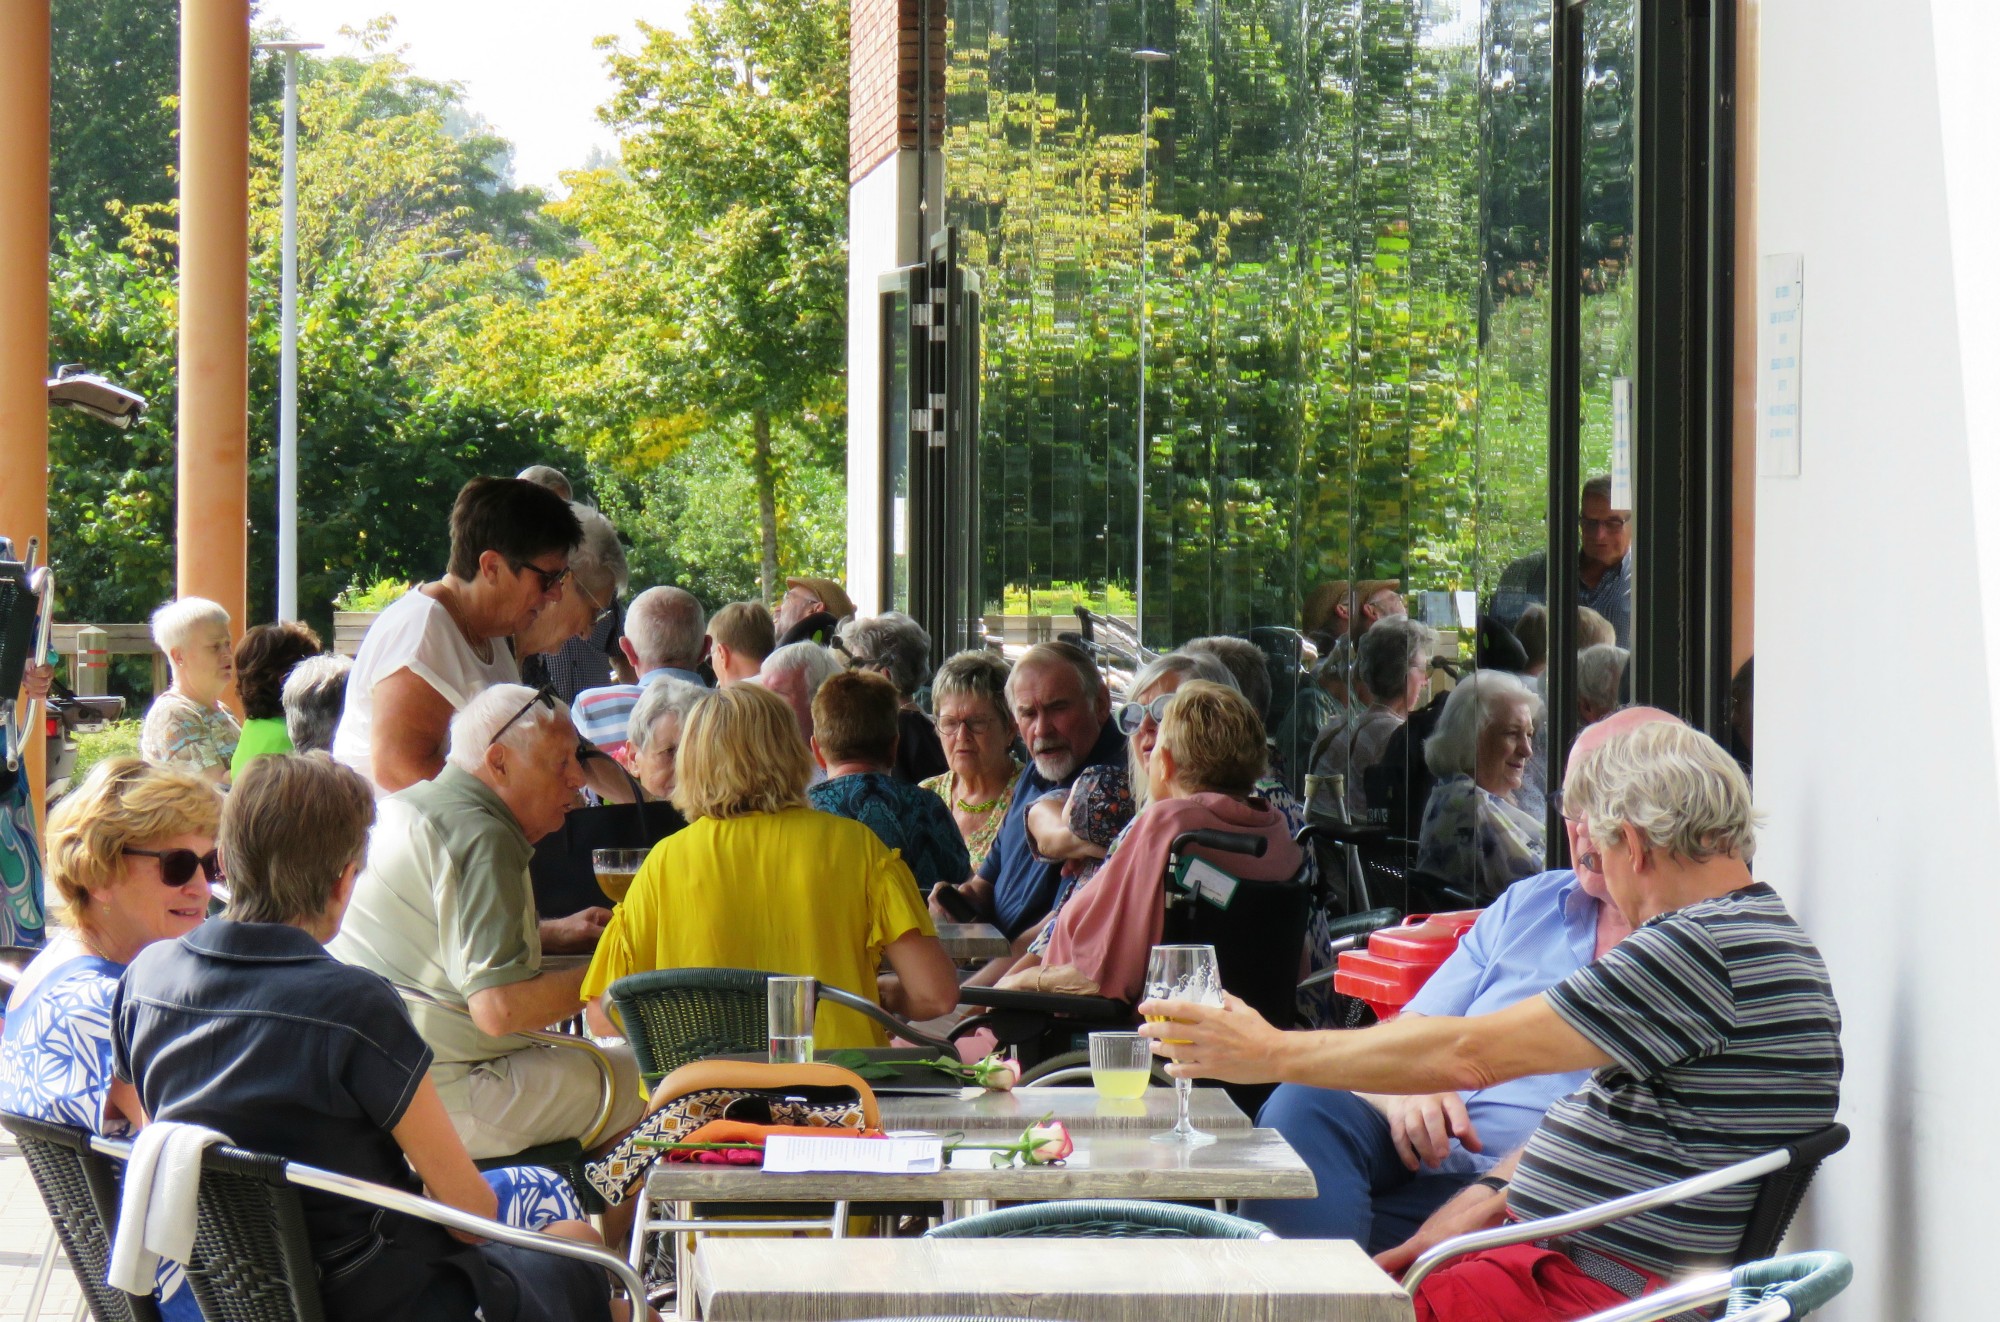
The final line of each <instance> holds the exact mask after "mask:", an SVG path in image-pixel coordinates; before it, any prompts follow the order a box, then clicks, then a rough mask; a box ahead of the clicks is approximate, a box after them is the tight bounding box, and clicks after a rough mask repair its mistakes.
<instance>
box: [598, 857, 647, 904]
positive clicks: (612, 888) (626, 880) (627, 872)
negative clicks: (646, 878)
mask: <svg viewBox="0 0 2000 1322" xmlns="http://www.w3.org/2000/svg"><path fill="white" fill-rule="evenodd" d="M648 852H649V851H647V850H644V849H593V850H591V851H590V866H591V870H592V871H594V872H596V873H597V889H599V890H601V891H603V892H604V893H605V895H607V896H608V897H610V899H611V902H612V903H613V904H616V903H618V902H619V901H620V900H623V899H624V898H625V892H626V891H629V890H631V889H632V878H634V877H636V876H638V875H639V868H640V867H641V865H643V864H644V863H645V861H646V854H647V853H648Z"/></svg>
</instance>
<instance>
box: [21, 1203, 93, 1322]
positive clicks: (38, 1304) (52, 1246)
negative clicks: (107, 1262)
mask: <svg viewBox="0 0 2000 1322" xmlns="http://www.w3.org/2000/svg"><path fill="white" fill-rule="evenodd" d="M61 1252H62V1243H61V1241H59V1240H58V1239H57V1238H56V1228H55V1227H54V1226H50V1227H49V1238H48V1242H47V1243H45V1244H43V1245H42V1260H41V1262H40V1263H38V1264H37V1265H36V1267H35V1287H34V1289H32V1290H30V1291H29V1292H28V1311H27V1312H25V1313H23V1314H22V1315H21V1316H22V1318H23V1319H24V1322H38V1319H40V1317H41V1316H42V1299H43V1297H44V1296H46V1295H47V1294H48V1292H49V1277H51V1276H52V1275H54V1274H55V1269H56V1257H57V1255H58V1254H60V1253H61ZM77 1302H78V1305H79V1306H81V1305H82V1302H83V1300H82V1296H81V1295H79V1296H78V1300H77Z"/></svg>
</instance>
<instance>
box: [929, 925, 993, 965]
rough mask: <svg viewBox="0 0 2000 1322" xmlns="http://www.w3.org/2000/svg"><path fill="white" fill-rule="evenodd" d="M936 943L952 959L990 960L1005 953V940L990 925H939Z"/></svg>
mask: <svg viewBox="0 0 2000 1322" xmlns="http://www.w3.org/2000/svg"><path fill="white" fill-rule="evenodd" d="M937 934H938V942H939V944H941V945H942V946H944V953H945V954H947V955H950V956H951V957H952V958H953V959H992V958H994V957H995V956H997V955H1004V954H1006V953H1007V938H1006V937H1005V936H1004V935H1002V934H1001V931H1000V929H999V928H997V927H995V926H994V925H993V924H991V923H939V924H938V925H937Z"/></svg>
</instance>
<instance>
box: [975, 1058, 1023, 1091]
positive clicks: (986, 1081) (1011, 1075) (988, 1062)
mask: <svg viewBox="0 0 2000 1322" xmlns="http://www.w3.org/2000/svg"><path fill="white" fill-rule="evenodd" d="M972 1081H973V1082H974V1083H976V1084H978V1085H979V1086H980V1087H982V1088H987V1089H991V1090H992V1091H994V1092H1008V1091H1011V1090H1012V1089H1013V1087H1014V1085H1015V1084H1017V1083H1019V1082H1020V1081H1021V1062H1020V1061H1018V1060H1015V1059H1014V1058H1013V1057H1012V1056H1005V1057H1003V1056H1000V1055H997V1054H995V1055H990V1056H988V1057H986V1059H984V1060H982V1061H980V1062H979V1063H978V1064H976V1065H974V1066H973V1067H972Z"/></svg>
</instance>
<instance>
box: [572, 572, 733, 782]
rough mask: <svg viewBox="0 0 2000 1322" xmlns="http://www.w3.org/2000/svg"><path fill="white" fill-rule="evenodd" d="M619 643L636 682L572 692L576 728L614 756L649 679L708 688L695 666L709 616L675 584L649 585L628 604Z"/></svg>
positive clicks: (705, 643) (705, 648) (703, 651)
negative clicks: (623, 631) (676, 680)
mask: <svg viewBox="0 0 2000 1322" xmlns="http://www.w3.org/2000/svg"><path fill="white" fill-rule="evenodd" d="M618 646H619V648H620V649H621V650H623V652H624V653H625V659H626V660H628V661H630V662H631V663H632V670H633V672H634V673H635V674H637V675H638V676H639V682H638V683H636V684H608V685H605V686H603V687H600V688H594V689H585V690H584V691H583V692H582V693H579V694H577V695H576V704H575V706H574V707H573V708H572V709H571V714H572V715H573V716H574V717H575V718H576V728H577V731H578V733H580V734H582V735H583V737H584V738H586V739H588V740H590V742H591V743H593V744H596V745H597V747H598V748H599V749H601V750H603V751H604V752H605V753H608V754H609V755H611V756H612V757H617V756H618V755H619V753H620V752H621V751H623V749H624V747H625V734H626V725H627V723H628V722H629V721H630V720H631V718H632V709H633V708H634V707H636V706H637V705H638V704H639V695H640V694H641V693H644V692H645V691H646V686H647V685H648V684H651V683H652V682H653V681H654V680H656V679H678V680H683V681H685V682H687V683H689V684H693V685H694V686H696V687H697V688H706V687H707V684H706V683H705V681H703V679H702V677H701V674H700V672H698V671H697V670H696V669H695V667H697V666H699V665H700V664H701V659H702V657H703V656H704V655H705V654H706V653H707V651H708V619H707V617H706V616H705V615H704V614H703V613H702V609H701V603H700V602H699V601H696V600H695V599H694V597H693V595H692V594H690V593H686V592H683V591H681V590H680V589H679V588H668V587H661V588H648V589H646V590H645V591H644V592H641V593H640V594H639V595H638V596H637V597H635V598H633V599H632V605H631V606H630V607H629V608H627V610H626V612H625V636H624V637H623V638H621V639H619V640H618Z"/></svg>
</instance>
